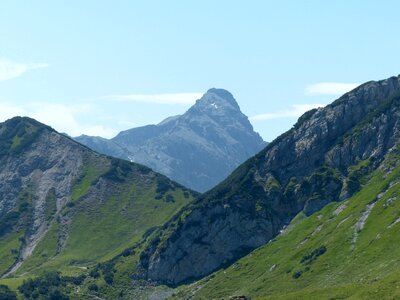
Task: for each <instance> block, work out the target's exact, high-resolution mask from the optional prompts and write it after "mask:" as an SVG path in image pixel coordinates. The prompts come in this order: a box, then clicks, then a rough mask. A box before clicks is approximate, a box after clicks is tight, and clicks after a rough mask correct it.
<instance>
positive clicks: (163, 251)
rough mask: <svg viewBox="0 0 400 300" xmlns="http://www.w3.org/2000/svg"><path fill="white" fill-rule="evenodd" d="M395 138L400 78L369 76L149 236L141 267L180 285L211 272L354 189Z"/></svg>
mask: <svg viewBox="0 0 400 300" xmlns="http://www.w3.org/2000/svg"><path fill="white" fill-rule="evenodd" d="M399 143H400V77H392V78H389V79H387V80H383V81H378V82H368V83H366V84H364V85H362V86H360V87H358V88H357V89H355V90H353V91H351V92H349V93H347V94H345V95H344V96H343V97H341V98H340V99H339V100H337V101H335V102H333V103H332V104H331V105H328V106H327V107H325V108H319V109H317V110H313V111H310V112H307V113H306V114H304V115H303V116H302V117H301V118H300V119H299V121H298V122H297V124H296V125H295V126H294V127H293V128H292V129H291V130H290V131H288V132H286V133H285V134H283V135H282V136H280V137H279V138H277V139H276V140H275V141H273V142H272V143H270V144H269V145H268V146H267V147H266V149H265V150H263V151H262V152H260V153H259V154H258V155H256V156H255V157H253V158H252V159H250V160H249V161H247V162H246V163H245V164H243V165H242V166H240V167H239V168H238V169H237V170H236V171H235V172H234V173H233V174H232V175H231V176H230V177H228V178H227V179H226V180H225V181H224V182H222V183H221V184H220V185H218V186H217V187H216V188H214V189H213V190H211V191H209V192H208V193H206V194H204V195H203V196H202V198H201V199H199V200H198V201H197V203H195V204H192V205H190V206H188V207H187V208H186V209H185V210H183V211H182V213H181V214H180V215H178V216H176V217H175V218H174V219H173V220H171V221H170V222H169V224H167V225H166V226H164V228H163V229H162V230H160V231H159V232H158V233H157V234H156V235H155V236H154V237H153V238H152V241H151V242H150V244H149V246H148V248H147V249H146V250H145V251H144V252H143V253H142V255H141V260H140V262H139V265H138V271H137V272H138V274H140V276H142V277H147V278H149V279H152V280H155V281H159V282H163V283H166V284H171V285H175V284H179V283H182V282H185V281H187V280H191V279H193V278H199V277H202V276H204V275H207V274H210V273H211V272H212V271H214V270H216V269H218V268H220V267H221V266H223V265H224V264H226V263H229V262H232V261H234V260H236V259H238V258H239V257H240V256H242V255H245V254H247V253H248V252H249V251H251V250H252V249H254V248H256V247H258V246H261V245H263V244H265V243H266V242H268V241H269V240H271V239H272V238H273V237H275V236H276V235H277V234H278V233H279V230H280V229H282V227H283V226H284V225H286V224H288V223H289V222H290V220H291V219H292V218H293V217H294V216H295V215H296V214H298V213H299V212H301V211H304V213H305V214H307V215H310V214H312V213H314V212H316V211H318V210H319V209H321V208H322V207H323V206H325V205H326V204H327V203H329V202H332V201H340V200H343V199H346V198H348V197H349V196H350V195H352V194H353V193H354V192H355V191H357V188H359V186H358V185H359V182H357V179H358V177H359V176H361V175H360V174H358V175H357V176H358V177H357V176H354V174H351V170H350V169H349V167H350V166H354V165H357V164H359V163H360V162H364V164H365V165H366V167H364V168H361V169H360V170H362V172H363V174H364V175H365V174H368V173H369V172H371V171H372V170H373V169H375V168H376V167H377V166H379V163H380V161H382V159H383V157H384V155H385V154H387V153H389V152H390V151H398V150H397V148H396V147H397V145H398V144H399Z"/></svg>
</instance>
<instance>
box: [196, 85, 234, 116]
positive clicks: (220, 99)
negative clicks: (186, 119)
mask: <svg viewBox="0 0 400 300" xmlns="http://www.w3.org/2000/svg"><path fill="white" fill-rule="evenodd" d="M189 111H190V112H197V113H205V114H211V115H221V114H224V115H226V114H227V113H231V114H232V113H234V114H237V113H241V112H240V107H239V105H238V103H237V102H236V100H235V98H234V97H233V95H232V94H231V93H230V92H228V91H227V90H224V89H216V88H211V89H209V90H208V91H207V92H206V93H205V94H204V95H203V97H201V98H200V99H199V100H197V101H196V104H195V105H194V106H193V107H192V108H191V109H190V110H189Z"/></svg>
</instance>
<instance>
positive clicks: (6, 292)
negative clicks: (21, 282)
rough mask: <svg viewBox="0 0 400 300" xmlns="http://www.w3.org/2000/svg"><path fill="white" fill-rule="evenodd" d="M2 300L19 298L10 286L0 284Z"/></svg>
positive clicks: (0, 299) (0, 297)
mask: <svg viewBox="0 0 400 300" xmlns="http://www.w3.org/2000/svg"><path fill="white" fill-rule="evenodd" d="M0 300H17V294H16V293H15V292H13V291H12V290H10V289H9V287H8V286H6V285H3V284H0Z"/></svg>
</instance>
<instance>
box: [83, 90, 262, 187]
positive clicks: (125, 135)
mask: <svg viewBox="0 0 400 300" xmlns="http://www.w3.org/2000/svg"><path fill="white" fill-rule="evenodd" d="M77 140H78V141H79V142H81V143H83V144H85V145H87V146H88V147H92V149H94V150H96V151H99V152H101V153H105V154H108V155H114V156H117V157H121V158H124V159H128V160H131V161H135V162H139V163H141V164H143V165H146V166H148V167H151V168H152V169H154V170H156V171H158V172H160V173H162V174H164V175H166V176H168V177H170V178H172V179H174V180H175V181H177V182H179V183H181V184H183V185H184V186H187V187H190V188H192V189H194V190H197V191H200V192H204V191H206V190H208V189H210V188H212V187H214V186H215V185H216V184H217V183H218V182H220V181H221V180H223V179H224V178H225V177H227V176H228V175H229V174H230V173H231V172H232V171H233V170H234V169H235V168H236V167H237V166H238V165H240V164H241V163H242V162H244V161H245V160H246V159H248V158H249V157H251V156H252V155H254V154H256V153H257V152H259V151H260V150H261V149H262V148H263V147H264V146H265V142H264V141H263V140H262V138H261V137H260V135H259V134H258V133H256V132H254V130H253V126H252V125H251V124H250V122H249V120H248V118H247V116H246V115H244V114H243V113H242V112H241V111H240V107H239V105H238V104H237V102H236V100H235V98H234V97H233V96H232V94H231V93H230V92H228V91H226V90H223V89H216V88H212V89H209V90H208V91H207V92H206V93H205V94H204V95H203V96H202V97H201V98H200V99H199V100H197V101H196V104H195V105H193V106H192V107H191V108H190V109H189V110H188V111H187V112H186V113H184V114H183V115H179V116H174V117H170V118H167V119H165V120H164V121H162V122H161V123H159V124H158V125H148V126H143V127H138V128H133V129H129V130H126V131H123V132H121V133H119V134H118V135H117V136H116V137H115V138H113V139H112V140H104V139H103V140H99V139H97V138H94V139H92V140H89V139H87V138H86V139H83V138H77ZM96 141H98V142H96ZM115 146H117V147H119V149H114V147H115Z"/></svg>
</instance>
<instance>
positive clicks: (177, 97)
mask: <svg viewBox="0 0 400 300" xmlns="http://www.w3.org/2000/svg"><path fill="white" fill-rule="evenodd" d="M202 95H203V94H202V93H171V94H131V95H112V96H106V97H104V98H106V99H109V100H111V101H118V102H143V103H156V104H178V105H191V104H194V103H195V102H196V100H197V99H200V98H201V96H202Z"/></svg>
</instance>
